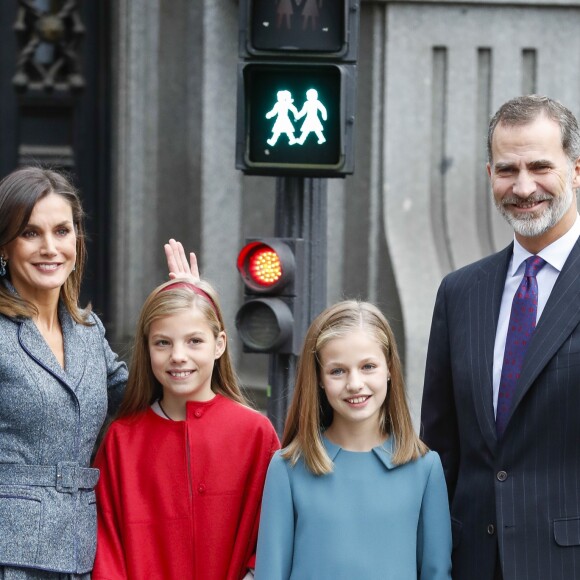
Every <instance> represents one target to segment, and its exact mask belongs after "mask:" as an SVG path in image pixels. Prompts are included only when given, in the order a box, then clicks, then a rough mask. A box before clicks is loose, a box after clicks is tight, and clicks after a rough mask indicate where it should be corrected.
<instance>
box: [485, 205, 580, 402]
mask: <svg viewBox="0 0 580 580" xmlns="http://www.w3.org/2000/svg"><path fill="white" fill-rule="evenodd" d="M578 237H580V216H579V215H578V214H576V221H575V222H574V225H573V226H572V227H571V228H570V229H569V230H568V231H567V232H566V233H565V234H564V235H563V236H562V237H561V238H558V239H557V240H556V241H555V242H553V243H551V244H550V245H549V246H546V247H545V248H544V249H543V250H542V251H541V252H539V253H538V254H537V255H538V256H540V257H541V258H542V259H543V260H545V261H546V265H545V266H544V267H543V268H542V269H541V270H540V271H539V272H538V274H537V276H536V280H537V282H538V312H537V317H536V322H537V321H538V320H539V319H540V316H541V315H542V312H543V311H544V307H545V306H546V303H547V302H548V298H549V297H550V294H551V293H552V288H554V284H555V283H556V280H557V279H558V276H559V274H560V272H561V270H562V268H563V267H564V263H565V262H566V260H567V259H568V256H569V255H570V252H571V251H572V248H573V247H574V244H575V243H576V242H577V240H578ZM532 255H533V254H530V252H528V251H527V250H525V249H524V248H523V247H522V246H521V245H520V244H519V242H518V241H517V240H516V239H515V237H514V253H513V255H512V259H511V261H510V264H509V266H508V270H507V276H506V281H505V286H504V289H503V295H502V298H501V307H500V310H499V319H498V322H497V330H496V334H495V346H494V350H493V410H494V413H495V411H496V410H497V394H498V392H499V382H500V379H501V368H502V365H503V358H504V351H505V343H506V338H507V331H508V326H509V319H510V314H511V309H512V302H513V299H514V295H515V293H516V290H517V289H518V287H519V285H520V283H521V281H522V278H523V276H524V272H525V269H526V265H525V263H524V262H525V261H526V260H527V258H529V257H530V256H532Z"/></svg>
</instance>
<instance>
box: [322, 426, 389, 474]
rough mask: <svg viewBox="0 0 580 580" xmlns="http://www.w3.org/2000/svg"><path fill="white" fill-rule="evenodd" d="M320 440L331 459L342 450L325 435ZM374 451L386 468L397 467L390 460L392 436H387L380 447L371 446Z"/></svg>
mask: <svg viewBox="0 0 580 580" xmlns="http://www.w3.org/2000/svg"><path fill="white" fill-rule="evenodd" d="M322 442H323V443H324V447H325V448H326V453H328V457H329V458H330V459H331V461H334V460H335V459H336V456H337V455H338V454H339V453H340V452H341V451H342V450H343V449H342V447H340V446H338V445H335V444H334V443H332V441H330V440H329V439H328V438H327V437H325V436H324V433H323V434H322ZM371 451H372V453H374V454H375V455H376V456H377V457H378V459H379V460H380V462H381V463H382V464H383V465H384V466H385V467H386V468H387V469H394V468H395V467H397V465H395V464H394V463H393V462H392V460H391V457H392V456H393V452H394V451H393V436H392V435H391V436H389V438H388V439H387V440H386V441H385V443H384V444H383V445H382V446H380V447H373V449H372V450H371Z"/></svg>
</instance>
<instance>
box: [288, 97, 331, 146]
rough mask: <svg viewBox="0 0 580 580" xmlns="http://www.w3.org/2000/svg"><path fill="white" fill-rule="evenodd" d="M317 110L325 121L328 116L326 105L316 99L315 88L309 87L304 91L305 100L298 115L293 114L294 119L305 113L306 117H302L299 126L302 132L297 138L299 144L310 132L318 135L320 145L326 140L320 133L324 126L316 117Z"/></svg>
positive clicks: (302, 142) (301, 143)
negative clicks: (302, 121) (302, 119)
mask: <svg viewBox="0 0 580 580" xmlns="http://www.w3.org/2000/svg"><path fill="white" fill-rule="evenodd" d="M319 111H320V116H321V117H322V120H323V121H326V119H327V118H328V115H327V113H326V107H325V106H324V105H323V104H322V103H321V102H320V101H319V100H318V91H317V90H316V89H309V90H308V91H306V102H305V103H304V105H303V106H302V109H301V110H300V112H299V113H298V115H297V116H295V118H296V120H298V119H300V118H302V117H304V115H306V119H304V123H302V127H300V131H301V132H302V134H301V135H300V137H299V138H298V140H297V141H298V143H299V144H300V145H303V144H304V141H306V138H307V137H308V135H309V134H310V133H314V134H315V135H316V136H317V137H318V144H319V145H322V143H324V142H325V141H326V138H325V137H324V135H323V134H322V131H323V130H324V127H323V126H322V123H321V122H320V119H319V118H318V112H319Z"/></svg>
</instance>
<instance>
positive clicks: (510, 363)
mask: <svg viewBox="0 0 580 580" xmlns="http://www.w3.org/2000/svg"><path fill="white" fill-rule="evenodd" d="M545 264H546V262H545V261H544V260H542V258H540V256H530V257H529V258H528V259H527V260H526V272H525V274H524V277H523V279H522V282H521V284H520V285H519V287H518V289H517V291H516V293H515V295H514V300H513V302H512V312H511V314H510V321H509V326H508V332H507V337H506V343H505V353H504V357H503V366H502V369H501V379H500V381H499V392H498V395H497V410H496V415H495V427H496V431H497V436H498V438H501V436H502V435H503V433H504V431H505V428H506V423H507V417H508V415H509V412H510V409H511V408H512V401H513V398H514V395H515V392H516V385H517V382H518V379H519V378H520V371H521V370H522V365H523V362H524V357H525V356H526V350H527V348H528V344H529V342H530V340H531V338H532V334H533V333H534V329H535V328H536V314H537V312H538V282H537V281H536V274H537V273H538V272H539V271H540V270H541V269H542V268H543V267H544V265H545Z"/></svg>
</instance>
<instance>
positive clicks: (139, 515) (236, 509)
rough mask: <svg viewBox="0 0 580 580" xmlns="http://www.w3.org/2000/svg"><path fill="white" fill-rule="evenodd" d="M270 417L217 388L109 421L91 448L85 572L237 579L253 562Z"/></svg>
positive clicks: (273, 440)
mask: <svg viewBox="0 0 580 580" xmlns="http://www.w3.org/2000/svg"><path fill="white" fill-rule="evenodd" d="M279 447H280V444H279V442H278V437H277V436H276V433H275V431H274V428H273V427H272V424H271V423H270V421H269V420H268V419H267V418H266V417H264V416H262V415H260V414H259V413H258V412H256V411H253V410H251V409H248V408H246V407H244V406H242V405H240V404H238V403H235V402H233V401H231V400H230V399H227V398H226V397H223V396H221V395H216V396H215V397H214V398H213V399H212V400H211V401H209V402H207V403H194V402H192V403H188V404H187V418H186V420H185V421H169V420H167V419H164V418H163V417H159V416H158V415H156V414H155V413H154V412H153V411H152V410H151V409H148V410H147V411H145V412H143V413H140V414H138V415H136V416H134V417H129V418H123V419H119V420H117V421H115V422H114V423H113V424H112V425H111V428H110V429H109V431H108V432H107V435H106V436H105V438H104V440H103V443H102V445H101V447H100V449H99V451H98V453H97V457H96V459H95V467H98V468H99V469H100V470H101V477H100V480H99V483H98V485H97V505H98V533H97V555H96V560H95V566H94V569H93V574H92V578H93V580H99V579H100V580H103V579H112V580H119V579H123V578H127V579H135V580H141V579H143V578H148V579H156V578H158V579H160V580H172V579H175V580H177V579H179V580H181V579H189V578H191V579H196V580H226V579H227V580H239V579H240V578H242V577H243V576H244V574H245V573H246V571H247V568H248V567H253V565H254V554H255V547H256V537H257V532H258V521H259V512H260V502H261V499H262V489H263V486H264V480H265V478H266V470H267V468H268V464H269V461H270V458H271V457H272V454H273V453H274V452H275V451H276V450H277V449H278V448H279Z"/></svg>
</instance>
